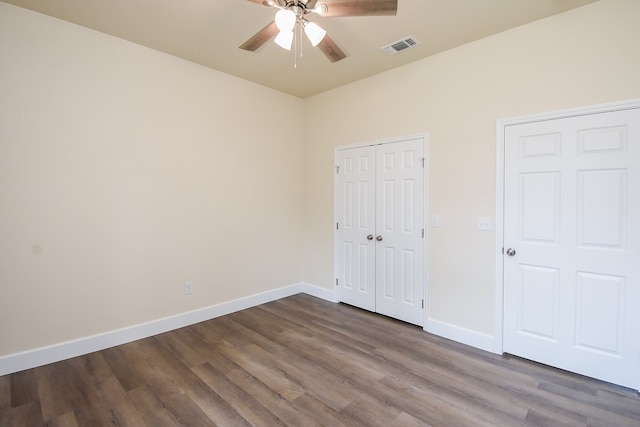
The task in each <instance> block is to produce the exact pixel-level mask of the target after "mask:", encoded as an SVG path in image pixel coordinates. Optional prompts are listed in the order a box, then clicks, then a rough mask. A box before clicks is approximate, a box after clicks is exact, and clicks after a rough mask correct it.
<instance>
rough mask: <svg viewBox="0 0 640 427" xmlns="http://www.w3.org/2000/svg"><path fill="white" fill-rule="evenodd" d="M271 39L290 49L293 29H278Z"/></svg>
mask: <svg viewBox="0 0 640 427" xmlns="http://www.w3.org/2000/svg"><path fill="white" fill-rule="evenodd" d="M273 41H275V42H276V44H277V45H278V46H280V47H281V48H283V49H286V50H291V44H292V43H293V31H280V32H279V33H278V35H277V36H276V38H275V39H274V40H273Z"/></svg>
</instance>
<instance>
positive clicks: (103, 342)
mask: <svg viewBox="0 0 640 427" xmlns="http://www.w3.org/2000/svg"><path fill="white" fill-rule="evenodd" d="M301 292H303V293H306V294H309V295H313V296H315V297H318V298H322V299H325V300H327V301H332V302H335V295H334V292H333V291H330V290H328V289H326V288H321V287H318V286H314V285H310V284H308V283H297V284H294V285H290V286H285V287H283V288H279V289H274V290H271V291H267V292H262V293H259V294H255V295H250V296H248V297H244V298H239V299H236V300H233V301H228V302H225V303H221V304H216V305H212V306H209V307H205V308H201V309H198V310H194V311H189V312H186V313H181V314H177V315H175V316H170V317H165V318H162V319H158V320H153V321H150V322H146V323H141V324H139V325H134V326H130V327H127V328H123V329H118V330H114V331H109V332H105V333H102V334H97V335H93V336H89V337H84V338H79V339H76V340H71V341H66V342H62V343H58V344H54V345H50V346H47V347H41V348H36V349H34V350H28V351H24V352H20V353H14V354H9V355H7V356H2V357H0V376H2V375H7V374H11V373H14V372H19V371H23V370H25V369H30V368H34V367H36V366H42V365H46V364H49V363H53V362H58V361H60V360H65V359H69V358H72V357H76V356H81V355H83V354H88V353H92V352H94V351H99V350H104V349H106V348H109V347H114V346H116V345H120V344H125V343H128V342H131V341H135V340H139V339H142V338H147V337H150V336H152V335H157V334H161V333H163V332H168V331H172V330H174V329H178V328H182V327H185V326H189V325H193V324H195V323H199V322H203V321H205V320H209V319H213V318H216V317H220V316H224V315H225V314H230V313H233V312H236V311H240V310H244V309H247V308H250V307H255V306H257V305H260V304H265V303H268V302H271V301H274V300H277V299H280V298H285V297H288V296H291V295H295V294H298V293H301Z"/></svg>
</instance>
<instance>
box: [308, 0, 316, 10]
mask: <svg viewBox="0 0 640 427" xmlns="http://www.w3.org/2000/svg"><path fill="white" fill-rule="evenodd" d="M317 2H318V0H307V2H306V3H305V6H306V8H307V9H313V8H314V7H316V3H317Z"/></svg>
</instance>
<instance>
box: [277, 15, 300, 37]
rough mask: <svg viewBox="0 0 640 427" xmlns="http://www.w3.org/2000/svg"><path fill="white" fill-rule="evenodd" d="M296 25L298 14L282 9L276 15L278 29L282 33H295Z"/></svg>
mask: <svg viewBox="0 0 640 427" xmlns="http://www.w3.org/2000/svg"><path fill="white" fill-rule="evenodd" d="M295 25H296V14H295V13H293V12H292V11H290V10H288V9H280V10H279V11H278V13H276V27H278V29H279V30H280V32H284V31H293V27H295Z"/></svg>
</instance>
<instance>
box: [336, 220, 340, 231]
mask: <svg viewBox="0 0 640 427" xmlns="http://www.w3.org/2000/svg"><path fill="white" fill-rule="evenodd" d="M339 228H340V224H339V223H337V222H336V230H338V229H339Z"/></svg>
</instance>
